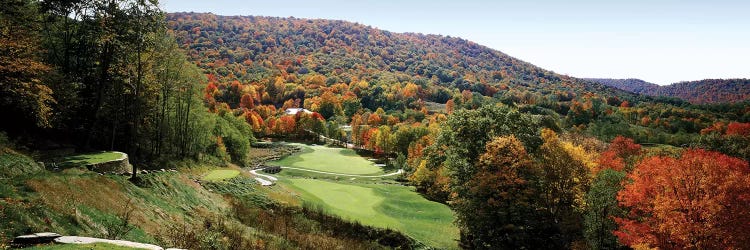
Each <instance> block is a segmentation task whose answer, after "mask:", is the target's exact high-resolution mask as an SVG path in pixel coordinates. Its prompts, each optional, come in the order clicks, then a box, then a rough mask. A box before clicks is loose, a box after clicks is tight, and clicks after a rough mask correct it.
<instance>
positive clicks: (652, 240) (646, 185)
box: [614, 149, 750, 249]
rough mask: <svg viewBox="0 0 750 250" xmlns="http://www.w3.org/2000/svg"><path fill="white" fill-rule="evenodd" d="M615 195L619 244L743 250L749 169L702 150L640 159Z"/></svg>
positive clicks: (749, 210) (749, 225) (749, 220)
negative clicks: (622, 213)
mask: <svg viewBox="0 0 750 250" xmlns="http://www.w3.org/2000/svg"><path fill="white" fill-rule="evenodd" d="M628 179H630V181H631V182H630V183H628V184H626V185H625V187H624V189H623V190H622V191H620V192H619V193H618V197H617V199H618V201H619V204H620V206H622V207H624V208H626V209H629V211H630V212H629V213H628V215H627V216H624V218H616V219H615V221H616V222H617V224H618V226H619V228H618V229H617V230H616V231H615V232H614V233H615V235H616V236H617V237H618V239H619V240H620V242H621V243H623V244H625V245H629V246H635V245H641V246H642V245H648V246H649V247H659V248H664V249H682V248H695V249H748V248H750V239H748V238H749V237H747V232H749V231H750V167H748V163H747V162H746V161H743V160H740V159H738V158H733V157H730V156H726V155H723V154H721V153H717V152H711V151H706V150H702V149H689V150H687V151H685V152H684V153H683V154H682V156H681V157H679V158H672V157H665V156H654V157H650V158H647V159H644V160H643V161H641V162H640V163H639V164H638V165H637V166H636V168H635V170H634V171H633V172H632V173H630V174H629V175H628Z"/></svg>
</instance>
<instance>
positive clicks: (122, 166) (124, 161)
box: [86, 153, 133, 173]
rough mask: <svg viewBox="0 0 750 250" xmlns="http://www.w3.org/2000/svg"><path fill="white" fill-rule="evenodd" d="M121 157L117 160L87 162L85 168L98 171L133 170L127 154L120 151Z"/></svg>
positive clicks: (122, 171)
mask: <svg viewBox="0 0 750 250" xmlns="http://www.w3.org/2000/svg"><path fill="white" fill-rule="evenodd" d="M121 154H122V157H121V158H120V159H117V160H111V161H106V162H101V163H95V164H88V165H86V168H88V169H89V170H91V171H94V172H98V173H130V172H132V171H133V165H130V162H129V161H128V154H126V153H121Z"/></svg>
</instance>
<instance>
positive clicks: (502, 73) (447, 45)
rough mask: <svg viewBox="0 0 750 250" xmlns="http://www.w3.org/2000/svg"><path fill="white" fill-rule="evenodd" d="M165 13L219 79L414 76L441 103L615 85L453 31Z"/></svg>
mask: <svg viewBox="0 0 750 250" xmlns="http://www.w3.org/2000/svg"><path fill="white" fill-rule="evenodd" d="M167 19H168V22H169V24H168V25H169V27H170V28H171V29H172V30H173V31H174V34H175V35H176V38H177V40H178V43H180V44H181V46H182V47H183V48H185V49H187V50H188V53H189V56H190V59H191V60H192V61H194V62H195V63H197V64H198V65H199V66H200V67H201V68H203V69H204V70H206V71H207V72H208V73H214V74H215V76H216V78H217V82H219V83H221V82H230V81H232V80H239V81H240V83H241V84H246V83H253V82H261V83H263V81H264V80H265V81H268V80H269V79H268V78H273V77H275V76H282V77H284V78H285V79H284V80H285V83H289V84H291V83H303V84H307V83H310V82H311V81H313V80H314V79H311V78H312V76H315V75H322V76H325V78H324V79H323V80H324V81H323V82H321V83H319V84H325V85H333V84H337V83H345V84H349V83H351V82H352V81H355V82H356V81H360V80H363V81H367V82H368V83H370V84H373V85H377V84H389V85H392V84H394V83H403V82H411V83H415V84H417V85H419V86H420V87H422V89H421V90H420V91H419V92H418V93H417V96H418V97H419V98H422V99H424V100H425V101H433V102H438V103H445V102H446V101H447V100H448V99H449V98H450V95H452V94H453V92H454V91H458V92H461V91H464V90H468V91H472V92H475V93H478V94H481V95H483V96H487V97H493V96H499V97H502V96H506V97H508V98H510V97H511V96H514V97H515V96H523V95H524V94H526V95H527V96H526V98H527V99H528V98H535V99H538V100H542V99H544V98H541V96H542V95H556V96H559V98H557V99H558V100H561V101H567V100H570V98H572V97H574V96H580V95H582V94H584V93H587V92H594V93H600V94H603V93H615V92H617V91H615V90H612V89H609V88H607V87H605V86H603V85H600V84H597V83H592V82H587V81H582V80H579V79H576V78H572V77H568V76H563V75H559V74H555V73H554V72H551V71H548V70H544V69H541V68H539V67H536V66H534V65H532V64H530V63H527V62H524V61H521V60H518V59H516V58H513V57H511V56H509V55H507V54H504V53H502V52H500V51H497V50H493V49H490V48H487V47H485V46H482V45H479V44H476V43H474V42H471V41H467V40H464V39H461V38H456V37H450V36H439V35H424V34H419V33H393V32H389V31H384V30H379V29H375V28H372V27H370V26H365V25H362V24H357V23H352V22H346V21H336V20H324V19H299V18H277V17H257V16H218V15H213V14H198V13H171V14H169V15H168V16H167ZM306 76H310V77H306ZM295 78H296V79H295ZM271 80H273V79H271ZM318 80H319V79H318ZM305 90H307V91H308V92H306V93H315V92H314V91H315V90H311V89H305ZM384 91H385V94H388V93H389V92H390V91H389V90H388V89H385V90H384ZM529 93H530V94H532V96H529V95H528V94H529ZM373 94H378V93H373ZM620 94H622V93H620ZM308 96H310V95H309V94H308ZM272 97H273V96H272ZM373 98H377V96H374V97H373ZM527 101H528V102H533V100H527ZM364 104H365V107H367V108H370V109H372V110H375V109H376V108H377V107H378V106H377V105H375V104H376V103H373V105H367V104H368V103H367V102H365V103H364ZM230 106H232V105H230Z"/></svg>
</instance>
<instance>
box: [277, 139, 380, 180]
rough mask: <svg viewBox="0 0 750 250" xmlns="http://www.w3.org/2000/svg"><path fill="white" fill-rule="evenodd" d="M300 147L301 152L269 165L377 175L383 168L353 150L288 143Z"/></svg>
mask: <svg viewBox="0 0 750 250" xmlns="http://www.w3.org/2000/svg"><path fill="white" fill-rule="evenodd" d="M289 145H294V146H298V147H301V148H302V152H299V153H296V154H293V155H290V156H287V157H285V158H283V159H281V160H278V161H272V162H269V163H268V164H269V165H273V166H282V167H297V168H304V169H310V170H317V171H324V172H331V173H340V174H360V175H377V174H383V170H382V169H380V168H379V167H377V166H375V164H374V163H372V162H371V161H368V160H366V159H365V158H362V157H361V156H359V155H357V153H356V152H354V150H351V149H346V148H329V147H325V146H319V145H315V146H310V145H305V144H300V143H290V144H289Z"/></svg>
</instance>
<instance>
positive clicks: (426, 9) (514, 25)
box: [161, 0, 750, 85]
mask: <svg viewBox="0 0 750 250" xmlns="http://www.w3.org/2000/svg"><path fill="white" fill-rule="evenodd" d="M161 5H162V7H163V9H164V10H166V11H168V12H182V11H187V12H189V11H193V12H211V13H214V14H219V15H255V16H278V17H290V16H293V17H297V18H322V19H337V20H346V21H351V22H357V23H360V24H365V25H370V26H372V27H375V28H380V29H384V30H388V31H392V32H415V33H425V34H439V35H449V36H454V37H461V38H464V39H467V40H470V41H474V42H476V43H478V44H481V45H484V46H487V47H490V48H493V49H496V50H499V51H502V52H504V53H506V54H508V55H511V56H513V57H516V58H518V59H521V60H524V61H527V62H530V63H532V64H534V65H537V66H539V67H542V68H545V69H548V70H552V71H554V72H556V73H560V74H565V75H569V76H574V77H582V78H588V77H595V78H639V79H642V80H645V81H648V82H653V83H656V84H660V85H665V84H670V83H675V82H680V81H690V80H701V79H707V78H750V13H749V12H750V1H746V0H739V1H729V0H704V1H694V0H682V1H679V0H621V1H614V0H598V1H593V0H568V1H565V0H536V1H535V0H527V1H521V0H517V1H507V0H505V1H503V0H496V1H491V0H453V1H446V0H432V1H428V0H320V1H313V0H261V1H258V0H244V1H243V0H162V1H161Z"/></svg>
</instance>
